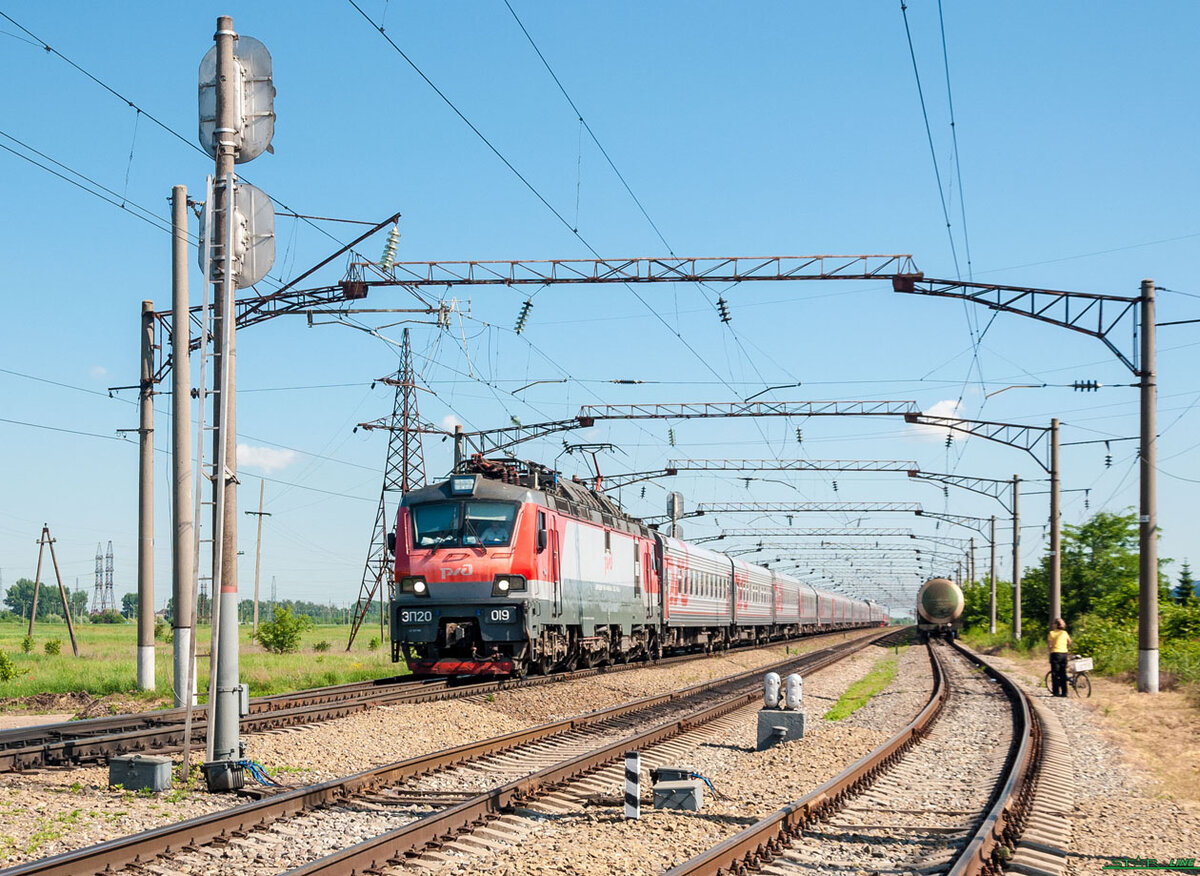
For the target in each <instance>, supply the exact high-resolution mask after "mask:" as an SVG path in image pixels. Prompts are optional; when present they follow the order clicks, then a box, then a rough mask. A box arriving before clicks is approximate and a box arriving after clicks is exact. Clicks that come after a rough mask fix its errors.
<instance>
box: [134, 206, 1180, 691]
mask: <svg viewBox="0 0 1200 876" xmlns="http://www.w3.org/2000/svg"><path fill="white" fill-rule="evenodd" d="M395 219H396V217H389V219H387V220H385V221H384V222H381V223H379V224H378V225H377V226H375V227H374V228H372V229H370V230H369V231H367V232H366V233H365V234H363V235H362V236H360V237H359V238H358V239H357V240H355V241H353V242H351V243H350V244H347V245H346V246H345V247H343V248H342V249H340V250H338V251H337V252H336V253H334V254H333V255H332V256H330V257H329V258H327V259H325V260H324V261H323V262H321V263H320V264H318V265H317V266H315V267H314V268H312V269H311V270H310V271H307V272H305V273H304V274H302V275H301V276H300V277H297V278H296V279H295V280H293V281H292V282H291V283H289V284H288V285H287V286H285V287H284V288H283V289H280V290H279V291H277V292H275V293H272V294H270V295H257V294H256V295H254V296H248V297H246V298H243V299H241V300H239V301H237V302H236V308H235V316H236V319H235V322H236V325H237V326H238V327H244V326H246V325H251V324H254V323H256V322H261V321H262V320H264V319H267V318H270V317H272V316H276V315H280V314H284V313H301V312H304V311H305V310H312V309H313V308H316V307H321V306H330V307H334V308H338V309H340V310H344V311H347V312H349V311H350V308H346V307H345V306H344V305H346V304H347V303H349V302H360V301H362V300H363V299H365V298H366V297H367V294H368V291H369V290H370V289H371V288H372V287H387V286H397V287H400V288H402V289H404V290H406V291H408V292H409V293H411V294H413V295H415V296H416V297H417V298H418V300H419V301H420V302H421V303H422V304H423V305H425V307H426V311H425V312H435V311H436V312H439V320H440V319H441V315H442V313H443V310H442V308H441V307H440V306H439V307H434V306H432V305H429V304H428V302H426V301H425V300H424V299H423V298H421V295H420V293H421V291H422V290H423V289H426V288H437V287H443V288H446V289H449V288H452V287H454V286H459V285H499V286H508V287H511V286H515V285H531V286H545V285H550V284H573V283H577V284H587V283H620V284H632V283H654V282H667V283H673V282H698V283H706V282H730V283H740V282H748V281H774V282H781V281H782V282H786V281H798V280H843V279H853V280H891V282H892V289H893V291H894V292H899V293H904V294H915V295H926V296H932V297H943V298H959V299H962V300H965V301H968V302H971V303H975V304H980V305H982V306H984V307H987V308H989V309H991V310H994V311H999V312H1007V313H1013V314H1017V315H1020V316H1024V317H1027V318H1031V319H1036V320H1038V321H1041V322H1044V323H1047V324H1050V325H1056V326H1059V327H1062V328H1066V329H1069V330H1071V331H1075V332H1079V333H1082V334H1085V335H1089V336H1091V337H1095V338H1097V339H1099V340H1100V341H1101V342H1102V343H1104V344H1105V345H1106V346H1107V347H1108V348H1109V350H1110V351H1111V352H1112V353H1113V354H1114V355H1115V356H1117V358H1118V359H1119V360H1120V361H1121V362H1122V363H1123V364H1124V365H1125V366H1126V367H1128V368H1129V369H1130V370H1131V371H1132V372H1133V373H1134V374H1135V375H1137V376H1138V377H1139V378H1140V384H1139V385H1140V387H1141V396H1142V405H1141V406H1142V424H1141V425H1142V428H1141V441H1142V446H1141V454H1140V457H1141V483H1142V495H1141V509H1140V510H1141V519H1140V554H1141V557H1140V560H1141V563H1140V570H1139V571H1140V575H1139V578H1140V590H1139V670H1138V688H1139V690H1144V691H1152V692H1156V691H1157V689H1158V627H1157V590H1156V587H1157V580H1156V576H1157V559H1156V557H1157V550H1156V545H1155V542H1154V539H1155V538H1156V533H1157V520H1156V497H1155V477H1154V469H1155V453H1154V446H1153V445H1154V440H1153V439H1154V435H1155V429H1154V409H1155V403H1156V402H1155V400H1156V393H1157V386H1156V378H1155V365H1154V351H1155V338H1154V325H1155V323H1154V283H1153V282H1152V281H1150V280H1145V281H1143V282H1142V285H1141V294H1140V295H1138V296H1136V297H1135V296H1119V295H1105V294H1100V293H1091V292H1072V291H1067V290H1053V289H1040V288H1034V287H1022V286H1006V285H999V284H983V283H974V282H964V281H959V280H939V279H930V278H926V277H925V276H924V274H923V273H922V272H920V271H918V270H917V269H916V266H915V264H914V263H913V260H912V257H911V256H908V255H842V256H837V255H814V256H789V257H781V256H768V257H726V258H687V257H675V256H672V257H669V258H632V259H552V260H541V261H537V260H535V261H526V260H511V261H461V262H401V263H396V264H393V265H388V266H387V267H386V268H385V267H383V266H381V265H379V264H375V263H371V262H354V263H352V264H351V266H350V269H349V271H348V273H347V275H346V278H345V279H344V280H342V281H341V282H340V283H338V284H336V285H332V286H325V287H320V288H314V289H306V290H300V289H296V288H295V286H296V285H297V284H298V282H299V281H300V280H302V279H304V278H305V277H307V276H309V275H311V274H312V273H313V272H315V271H316V270H317V269H318V268H320V267H322V266H323V265H325V264H328V263H329V262H331V261H333V260H334V259H335V258H337V257H339V256H341V255H342V254H343V253H345V252H347V251H350V250H352V249H353V247H354V246H356V245H357V244H358V243H360V242H361V241H362V240H365V239H366V238H367V237H368V236H370V235H371V234H373V233H375V232H376V231H378V230H379V229H381V228H383V227H385V226H386V225H388V224H391V223H392V222H394V221H395ZM1139 305H1140V308H1139ZM353 309H354V310H357V311H358V312H364V311H367V310H369V309H370V308H359V307H355V308H353ZM154 317H155V319H156V320H157V323H158V325H159V328H160V330H165V331H168V332H169V331H170V330H171V317H170V315H169V314H154ZM193 321H194V317H193V320H190V321H189V322H193ZM1126 323H1128V324H1129V325H1130V327H1131V329H1132V330H1131V333H1130V334H1131V336H1132V338H1133V343H1132V344H1131V345H1130V348H1129V352H1128V354H1127V353H1126V352H1124V350H1123V349H1122V348H1121V347H1120V346H1118V345H1117V344H1116V343H1114V341H1113V339H1112V338H1113V336H1114V333H1115V332H1116V331H1117V330H1118V328H1119V327H1120V326H1121V325H1123V324H1126ZM197 327H198V326H197ZM1139 328H1140V332H1139V331H1138V329H1139ZM1139 341H1140V347H1139ZM195 345H198V342H196V344H194V345H193V348H194V346H195ZM157 348H158V350H159V351H160V356H163V355H165V353H163V352H162V351H165V350H167V349H168V348H169V345H168V344H167V343H165V342H162V341H161V340H160V342H159V343H158V344H157ZM1139 353H1140V358H1139ZM169 367H170V363H169V359H165V360H160V366H159V368H158V369H157V371H156V372H155V374H154V376H153V378H152V381H153V382H157V381H158V380H160V379H162V377H163V375H164V374H165V372H166V370H168V369H169ZM180 401H182V400H180ZM568 428H570V427H568ZM508 446H511V444H510V445H508ZM1018 446H1019V445H1018ZM1027 449H1029V448H1027ZM1031 452H1032V451H1031Z"/></svg>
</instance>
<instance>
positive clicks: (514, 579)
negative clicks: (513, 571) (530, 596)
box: [492, 575, 528, 596]
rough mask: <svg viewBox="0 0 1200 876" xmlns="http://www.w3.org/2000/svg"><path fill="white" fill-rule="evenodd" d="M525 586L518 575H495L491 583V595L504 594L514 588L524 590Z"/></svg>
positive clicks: (522, 579)
mask: <svg viewBox="0 0 1200 876" xmlns="http://www.w3.org/2000/svg"><path fill="white" fill-rule="evenodd" d="M527 586H528V585H527V584H526V583H525V579H524V578H523V577H521V576H520V575H497V576H496V580H495V581H494V582H493V583H492V596H505V595H507V594H508V593H509V592H511V591H514V590H524V589H525V588H526V587H527Z"/></svg>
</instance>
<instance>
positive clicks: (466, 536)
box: [463, 502, 517, 547]
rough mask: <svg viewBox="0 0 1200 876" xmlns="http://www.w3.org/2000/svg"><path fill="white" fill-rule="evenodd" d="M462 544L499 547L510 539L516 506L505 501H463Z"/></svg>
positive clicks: (515, 515) (515, 516)
mask: <svg viewBox="0 0 1200 876" xmlns="http://www.w3.org/2000/svg"><path fill="white" fill-rule="evenodd" d="M463 504H464V506H465V508H466V514H465V516H464V519H463V544H464V545H483V546H484V547H500V546H502V545H506V544H508V543H509V541H511V540H512V536H513V523H515V522H516V519H517V506H516V505H510V504H508V503H507V502H464V503H463Z"/></svg>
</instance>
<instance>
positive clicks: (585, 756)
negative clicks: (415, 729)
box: [4, 634, 878, 876]
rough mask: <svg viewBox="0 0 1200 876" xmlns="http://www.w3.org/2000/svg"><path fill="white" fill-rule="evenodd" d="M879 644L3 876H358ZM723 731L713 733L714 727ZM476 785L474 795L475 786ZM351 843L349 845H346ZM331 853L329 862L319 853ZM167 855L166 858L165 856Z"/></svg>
mask: <svg viewBox="0 0 1200 876" xmlns="http://www.w3.org/2000/svg"><path fill="white" fill-rule="evenodd" d="M875 638H878V634H877V635H875V636H864V637H857V638H855V639H853V640H851V641H849V642H840V643H839V644H838V645H836V646H831V647H827V648H825V649H822V650H819V651H815V652H812V653H809V654H806V655H802V656H797V657H792V658H789V659H788V660H786V661H781V662H780V663H778V664H775V665H774V666H766V667H760V668H757V669H754V670H750V671H748V672H744V673H740V674H738V675H735V676H730V677H728V678H725V679H720V680H717V681H713V682H708V683H705V684H700V685H694V686H692V687H689V688H687V689H684V690H682V691H677V692H675V693H671V694H664V695H660V696H654V697H647V698H643V699H641V700H637V701H634V702H631V703H627V704H623V705H621V706H617V707H614V708H610V709H605V710H602V711H598V712H593V713H590V714H588V715H584V716H579V717H576V718H572V719H568V720H565V721H558V722H553V723H550V724H545V725H542V726H540V727H534V728H530V729H527V730H522V731H518V732H516V733H510V734H507V735H505V736H501V737H496V738H493V739H488V740H484V741H482V742H478V743H472V744H469V745H463V746H459V747H457V748H453V749H448V750H445V751H441V752H435V753H433V754H430V755H427V756H423V757H418V758H412V759H410V760H406V761H401V762H398V763H393V764H388V765H386V766H382V767H377V768H375V769H372V770H368V771H366V772H363V773H359V774H356V775H354V776H350V777H347V778H344V779H339V780H336V781H331V782H325V783H323V784H319V785H313V786H308V787H304V788H297V789H294V790H289V791H285V792H283V793H279V794H276V795H273V796H270V797H267V798H264V799H262V800H258V801H255V802H253V803H248V804H245V805H242V806H238V807H235V808H234V809H230V810H226V811H223V812H220V813H214V814H213V815H209V816H204V817H201V818H195V819H192V820H190V821H187V822H183V823H181V824H177V825H171V826H169V827H163V828H159V829H156V830H152V831H147V832H145V833H142V834H137V835H135V836H132V837H125V838H122V839H118V840H113V841H110V842H107V843H102V844H100V845H97V846H92V847H89V848H86V849H81V850H78V851H76V852H71V853H67V854H64V855H59V856H56V857H53V858H48V859H45V860H42V861H35V862H32V863H29V864H25V865H22V866H18V867H15V868H12V869H10V870H6V871H4V872H5V876H35V874H36V876H80V874H89V873H104V874H106V876H108V874H113V873H117V872H124V873H126V874H130V876H132V874H151V873H153V874H156V876H161V874H162V873H164V872H169V873H172V874H176V873H178V874H190V873H197V874H199V873H211V872H214V871H217V870H219V871H221V872H238V873H241V874H244V876H251V874H258V873H277V872H280V870H283V869H286V868H287V867H289V866H291V867H296V869H295V870H294V871H291V872H295V873H297V874H300V873H303V874H311V873H345V874H348V873H362V872H364V870H370V869H372V868H378V867H386V866H388V864H387V862H389V861H402V860H404V859H405V857H406V856H408V855H415V854H422V853H425V854H428V851H427V850H428V849H429V848H430V847H431V846H435V845H437V844H438V843H440V842H443V841H445V840H446V838H448V837H453V836H455V835H456V834H458V833H460V832H462V831H464V830H468V829H471V828H475V827H478V826H479V825H481V824H485V823H487V822H488V821H490V820H492V819H497V818H501V817H502V816H505V813H506V811H507V810H509V809H511V808H512V807H514V806H520V805H523V804H527V803H529V802H530V801H532V800H534V799H536V798H538V797H539V796H541V795H545V794H547V793H548V792H550V791H552V790H553V788H554V787H555V786H556V785H558V784H559V783H562V782H565V781H568V780H570V779H574V778H578V777H581V776H583V775H585V774H587V773H589V772H592V771H594V770H596V769H597V768H599V767H602V766H604V765H605V764H606V763H609V762H612V761H615V760H617V759H619V758H621V757H623V755H624V753H625V752H626V751H627V750H629V749H630V748H631V747H639V748H647V747H649V746H653V745H656V744H659V743H664V742H667V741H669V740H671V739H673V738H675V737H679V736H680V735H681V734H686V733H689V732H692V731H694V730H696V728H699V727H702V726H703V725H706V724H709V725H711V724H712V722H714V721H719V719H721V718H722V717H723V716H726V715H728V714H730V713H731V712H734V711H736V710H738V709H741V708H743V707H745V706H747V705H748V704H751V703H755V704H756V703H757V701H758V698H759V696H760V690H761V679H762V675H763V673H764V672H767V671H770V670H771V669H778V670H790V671H796V670H800V671H805V672H812V671H814V670H815V669H816V668H819V667H821V666H825V665H829V664H831V663H833V662H836V661H837V660H839V659H841V658H842V657H844V656H846V655H848V654H850V653H853V652H854V651H856V650H858V649H860V648H862V647H865V646H866V644H867V643H868V642H870V641H872V640H873V639H875ZM713 726H717V727H719V725H713ZM472 783H473V785H474V788H475V789H477V790H472V789H471V788H470V786H471V785H472ZM347 846H348V848H347ZM332 849H337V850H338V851H335V852H334V853H333V854H331V855H328V856H326V857H322V855H325V854H326V853H327V852H329V851H331V850H332ZM160 858H166V859H169V860H162V861H160V860H159V859H160Z"/></svg>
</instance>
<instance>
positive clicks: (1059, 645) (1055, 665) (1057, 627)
mask: <svg viewBox="0 0 1200 876" xmlns="http://www.w3.org/2000/svg"><path fill="white" fill-rule="evenodd" d="M1046 645H1047V646H1048V647H1049V648H1050V694H1051V696H1056V697H1065V696H1066V695H1067V658H1068V654H1069V653H1070V650H1071V635H1070V633H1068V632H1067V622H1066V621H1064V620H1063V619H1062V618H1061V617H1060V618H1057V619H1056V620H1055V621H1054V623H1053V624H1052V625H1051V627H1050V634H1049V635H1048V636H1046Z"/></svg>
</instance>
